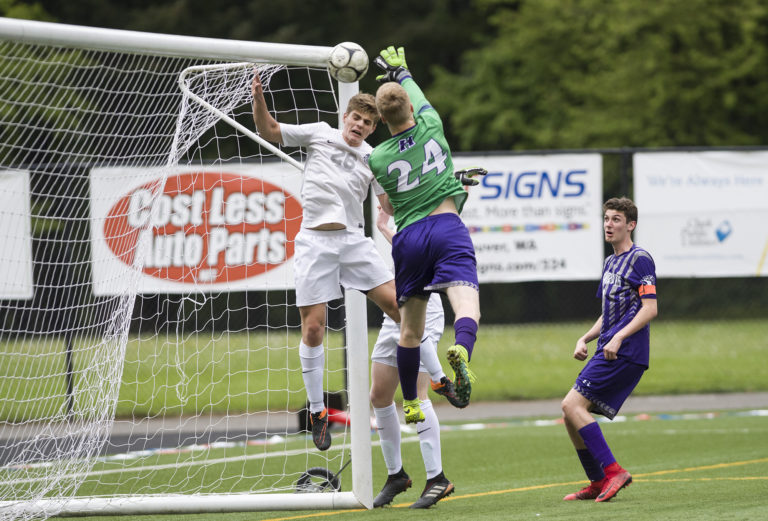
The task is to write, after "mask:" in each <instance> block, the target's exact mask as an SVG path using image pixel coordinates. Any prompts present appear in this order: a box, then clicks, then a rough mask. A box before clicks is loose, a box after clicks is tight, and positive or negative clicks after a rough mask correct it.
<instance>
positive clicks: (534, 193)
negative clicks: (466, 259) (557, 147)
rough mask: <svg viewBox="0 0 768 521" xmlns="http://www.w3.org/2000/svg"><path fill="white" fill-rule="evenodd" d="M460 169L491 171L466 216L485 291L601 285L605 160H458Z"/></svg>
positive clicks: (472, 198) (581, 156)
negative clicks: (537, 283) (505, 285)
mask: <svg viewBox="0 0 768 521" xmlns="http://www.w3.org/2000/svg"><path fill="white" fill-rule="evenodd" d="M454 165H455V167H456V169H460V168H467V167H470V166H481V167H483V168H485V169H486V170H488V174H487V175H486V176H485V177H483V178H482V179H481V183H480V184H479V185H477V186H473V187H470V188H469V198H468V199H467V202H466V204H465V205H464V210H463V212H462V214H461V216H462V218H463V220H464V223H465V224H466V225H467V227H468V228H469V231H470V235H471V237H472V242H473V243H474V245H475V252H476V254H477V271H478V277H479V279H480V282H481V283H483V282H520V281H533V280H599V279H600V274H601V270H602V263H603V237H602V202H603V201H602V197H603V195H602V192H603V168H602V156H601V155H599V154H552V155H540V156H534V155H532V156H516V155H487V156H471V157H469V156H458V157H454Z"/></svg>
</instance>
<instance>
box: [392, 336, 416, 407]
mask: <svg viewBox="0 0 768 521" xmlns="http://www.w3.org/2000/svg"><path fill="white" fill-rule="evenodd" d="M419 362H421V355H420V354H419V347H418V346H416V347H403V346H401V345H399V344H398V346H397V372H398V374H399V375H400V389H401V390H402V391H403V398H404V399H406V400H415V399H416V398H417V397H418V393H417V392H416V381H417V380H418V379H419Z"/></svg>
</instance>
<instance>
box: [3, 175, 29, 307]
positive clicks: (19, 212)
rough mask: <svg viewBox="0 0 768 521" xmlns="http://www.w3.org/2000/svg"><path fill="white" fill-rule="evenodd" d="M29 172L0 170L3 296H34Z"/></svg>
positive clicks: (22, 297) (27, 297)
mask: <svg viewBox="0 0 768 521" xmlns="http://www.w3.org/2000/svg"><path fill="white" fill-rule="evenodd" d="M29 197H30V194H29V172H27V171H25V170H2V171H0V229H2V231H3V247H2V249H0V252H2V253H0V298H3V299H31V298H32V295H33V292H34V287H33V283H32V237H31V233H30V230H31V223H30V217H31V216H30V204H29Z"/></svg>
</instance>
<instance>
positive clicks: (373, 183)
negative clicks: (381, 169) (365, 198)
mask: <svg viewBox="0 0 768 521" xmlns="http://www.w3.org/2000/svg"><path fill="white" fill-rule="evenodd" d="M371 186H372V187H373V194H374V195H376V196H379V195H384V194H385V193H386V192H385V191H384V189H383V188H382V187H381V185H380V184H379V182H378V181H377V180H376V178H373V179H372V180H371Z"/></svg>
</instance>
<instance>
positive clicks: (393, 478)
mask: <svg viewBox="0 0 768 521" xmlns="http://www.w3.org/2000/svg"><path fill="white" fill-rule="evenodd" d="M412 484H413V482H412V481H411V478H409V477H408V474H406V473H405V471H404V470H403V469H402V468H401V469H400V471H399V472H397V473H396V474H390V475H389V476H387V481H386V483H384V487H383V488H382V489H381V492H379V495H378V496H376V497H375V498H374V500H373V508H380V507H383V506H385V505H389V504H390V503H391V502H392V500H393V499H395V496H396V495H398V494H400V493H401V492H405V491H406V490H408V489H409V488H411V485H412Z"/></svg>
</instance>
